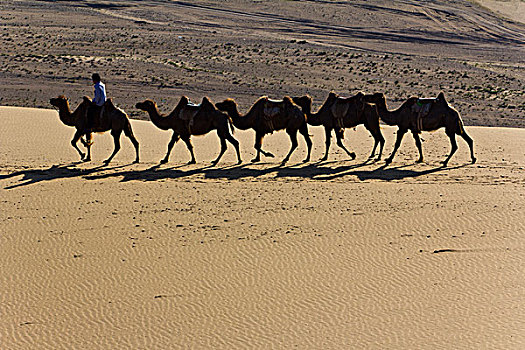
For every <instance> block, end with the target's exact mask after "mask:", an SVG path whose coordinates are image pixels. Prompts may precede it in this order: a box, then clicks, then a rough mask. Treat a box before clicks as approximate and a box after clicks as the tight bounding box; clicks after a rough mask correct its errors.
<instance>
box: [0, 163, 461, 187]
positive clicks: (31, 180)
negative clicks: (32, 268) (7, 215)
mask: <svg viewBox="0 0 525 350" xmlns="http://www.w3.org/2000/svg"><path fill="white" fill-rule="evenodd" d="M81 163H82V162H74V163H70V164H65V165H53V166H51V167H49V168H47V169H28V170H21V171H16V172H13V173H10V174H8V175H0V180H5V179H9V178H15V177H17V176H22V178H21V179H20V180H19V182H18V183H16V184H13V185H9V186H6V187H4V189H7V190H9V189H15V188H19V187H24V186H29V185H33V184H38V183H42V182H47V181H53V180H60V179H68V178H75V177H82V178H84V179H86V180H101V179H108V178H121V179H120V182H129V181H148V182H149V181H162V180H165V179H178V178H184V177H191V176H196V175H201V176H203V177H204V178H205V179H224V180H239V179H246V178H260V177H264V176H269V175H272V174H275V177H274V178H304V179H311V180H320V181H329V180H334V179H337V178H342V177H349V176H355V177H357V178H358V179H359V180H360V181H368V180H382V181H394V180H402V179H405V178H417V177H420V176H424V175H430V174H434V173H438V172H444V171H450V170H454V169H460V168H463V167H466V166H468V165H469V164H470V163H467V164H463V165H458V166H455V167H443V166H439V167H435V168H430V169H423V170H416V169H407V168H408V167H411V166H413V165H414V164H406V165H402V166H397V167H389V166H387V165H386V164H383V165H381V166H379V167H378V168H375V169H371V170H366V169H361V168H363V167H365V166H371V165H373V164H375V162H374V161H370V160H367V161H364V162H361V163H357V164H350V165H346V164H343V165H336V164H340V162H316V163H308V164H306V165H304V163H297V164H292V165H286V166H285V165H280V164H279V165H270V166H267V165H269V164H258V166H261V165H263V166H267V167H264V168H258V167H255V168H254V167H253V165H252V164H241V165H227V166H223V167H216V166H213V165H206V166H202V167H198V168H191V169H184V167H186V166H187V165H186V164H182V165H177V166H174V167H170V168H164V167H161V165H160V164H158V165H154V166H152V167H150V168H147V169H144V170H135V169H134V170H131V169H130V170H122V169H123V168H125V167H127V166H129V165H130V164H125V165H118V166H113V167H111V166H106V165H100V166H96V167H93V168H88V169H81V168H77V167H76V165H78V164H81Z"/></svg>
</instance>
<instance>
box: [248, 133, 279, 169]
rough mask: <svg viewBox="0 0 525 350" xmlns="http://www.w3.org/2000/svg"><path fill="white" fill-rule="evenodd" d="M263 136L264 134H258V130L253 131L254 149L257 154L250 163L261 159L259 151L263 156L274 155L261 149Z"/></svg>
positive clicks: (272, 156) (271, 156)
mask: <svg viewBox="0 0 525 350" xmlns="http://www.w3.org/2000/svg"><path fill="white" fill-rule="evenodd" d="M263 137H264V134H260V133H258V132H256V133H255V149H256V150H257V155H256V156H255V158H253V159H252V163H256V162H258V161H260V160H261V153H262V154H263V155H264V156H265V157H270V158H274V157H275V156H274V155H273V154H272V153H270V152H265V151H263V149H262V143H263Z"/></svg>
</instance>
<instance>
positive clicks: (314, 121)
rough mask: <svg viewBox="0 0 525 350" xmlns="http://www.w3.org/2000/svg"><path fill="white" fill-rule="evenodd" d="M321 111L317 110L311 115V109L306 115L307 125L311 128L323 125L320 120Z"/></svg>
mask: <svg viewBox="0 0 525 350" xmlns="http://www.w3.org/2000/svg"><path fill="white" fill-rule="evenodd" d="M320 112H321V109H319V110H318V111H317V112H315V113H312V111H311V109H310V112H309V113H308V114H307V115H306V118H307V119H306V120H307V122H308V124H310V125H313V126H319V125H321V124H323V121H322V118H321V113H320Z"/></svg>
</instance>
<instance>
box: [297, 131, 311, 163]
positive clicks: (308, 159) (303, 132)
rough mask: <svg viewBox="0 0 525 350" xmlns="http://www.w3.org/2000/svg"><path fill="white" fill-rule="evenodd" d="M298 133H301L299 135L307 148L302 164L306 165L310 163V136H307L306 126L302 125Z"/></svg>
mask: <svg viewBox="0 0 525 350" xmlns="http://www.w3.org/2000/svg"><path fill="white" fill-rule="evenodd" d="M299 132H300V133H301V135H303V137H304V140H305V141H306V147H307V148H308V154H307V155H306V158H305V159H304V160H303V163H306V162H309V161H310V154H311V153H312V140H311V139H310V135H309V134H308V124H306V123H304V124H303V125H302V126H301V128H300V129H299Z"/></svg>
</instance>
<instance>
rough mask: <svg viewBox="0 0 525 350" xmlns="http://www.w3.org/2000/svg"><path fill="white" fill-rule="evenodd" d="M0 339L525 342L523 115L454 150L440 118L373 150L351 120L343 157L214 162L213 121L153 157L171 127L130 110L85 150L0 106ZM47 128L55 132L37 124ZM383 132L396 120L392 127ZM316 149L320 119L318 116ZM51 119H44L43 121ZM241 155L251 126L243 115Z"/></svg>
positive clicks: (61, 344)
mask: <svg viewBox="0 0 525 350" xmlns="http://www.w3.org/2000/svg"><path fill="white" fill-rule="evenodd" d="M0 122H1V123H2V128H0V192H1V197H0V227H1V229H0V269H1V270H2V275H1V277H0V288H1V290H2V293H0V315H1V319H2V322H0V344H1V347H2V348H5V349H36V348H38V349H58V348H69V349H81V348H84V349H85V348H90V349H108V348H134V349H173V348H202V349H204V348H207V349H209V348H223V349H232V348H282V349H289V348H294V347H296V348H302V349H304V348H311V349H321V348H323V349H341V348H347V349H348V348H353V349H357V348H359V349H365V348H366V349H375V348H377V349H384V348H392V349H422V348H425V349H429V348H470V349H472V348H490V349H492V348H504V349H521V348H523V346H524V344H525V337H524V334H523V332H522V325H523V322H524V321H525V319H524V316H523V315H525V312H524V311H525V310H524V306H523V302H522V300H521V295H522V294H523V293H524V291H525V283H524V282H523V281H524V279H523V271H522V270H523V268H522V267H523V256H524V254H523V249H524V240H523V233H524V232H525V227H524V220H523V217H525V201H524V196H525V193H524V191H523V188H524V187H523V186H524V183H525V177H524V170H525V155H524V154H523V149H525V130H523V129H510V128H508V129H502V128H483V127H467V130H468V131H469V133H470V134H471V135H472V137H473V139H474V141H475V147H476V154H477V157H478V159H479V161H478V163H477V164H475V165H472V164H469V154H468V147H467V145H466V144H465V143H464V142H463V141H458V145H459V150H458V153H457V155H456V156H455V157H454V158H452V160H451V162H450V164H449V167H447V168H441V167H440V166H439V161H440V160H442V159H443V158H444V157H445V155H446V154H447V152H448V150H449V145H448V140H447V138H446V136H445V135H444V134H443V132H442V131H438V132H435V133H426V134H423V138H424V140H425V142H424V144H423V147H424V151H425V155H426V160H427V162H426V163H424V164H414V161H415V160H416V158H417V155H416V150H415V147H414V145H413V140H411V139H410V138H408V137H407V138H406V139H405V140H404V142H403V144H402V146H401V149H400V152H399V155H398V157H397V158H396V159H395V160H394V162H393V163H392V164H391V165H390V166H388V167H385V166H384V163H383V162H379V163H364V161H365V159H366V156H367V155H368V153H369V151H370V149H371V147H372V144H373V141H372V138H371V137H369V135H368V134H367V133H366V132H365V130H364V129H363V128H357V130H356V131H353V130H349V131H347V134H346V135H347V137H346V143H347V145H349V146H350V148H352V149H353V150H355V151H356V153H357V155H358V158H357V159H356V160H355V161H350V160H347V159H346V157H345V156H344V155H343V153H341V152H340V151H339V150H337V149H336V147H337V146H335V145H333V146H332V147H333V148H332V152H331V154H330V157H331V159H330V160H329V161H328V162H323V163H317V162H311V163H307V164H302V163H301V159H302V158H303V157H304V152H305V145H304V143H302V142H301V143H300V146H299V150H298V151H297V152H296V154H295V155H294V156H293V157H292V161H291V163H290V164H289V165H287V166H284V167H281V166H279V161H280V159H281V158H282V157H284V155H285V154H286V152H287V150H288V147H289V141H288V140H287V137H286V135H285V134H284V133H282V132H281V133H275V134H273V135H270V136H268V137H267V138H266V139H265V145H266V148H268V150H270V151H272V152H274V153H275V154H276V155H277V158H276V159H265V161H264V162H263V163H262V164H257V165H253V164H250V163H245V164H243V165H241V166H236V165H235V154H234V151H233V149H231V148H230V149H229V150H228V151H227V153H226V154H225V156H224V158H223V161H222V162H221V163H220V164H219V165H218V166H217V167H209V166H208V164H209V162H210V161H211V160H213V159H214V157H215V156H216V154H217V152H218V148H219V143H218V140H217V137H216V135H215V134H214V133H212V134H210V135H208V136H206V137H199V138H195V139H194V145H195V153H196V157H197V161H198V164H196V165H192V166H188V165H185V162H187V161H188V160H189V155H188V153H187V150H186V149H185V147H184V146H183V144H177V145H176V146H175V148H174V151H173V154H172V157H171V162H170V163H168V164H165V165H159V163H158V161H159V160H160V159H162V158H163V156H164V153H165V150H166V145H167V142H168V140H169V137H170V135H169V133H166V132H161V131H160V130H157V129H156V128H154V127H153V126H152V125H151V124H150V123H149V122H144V121H133V122H132V123H133V127H134V130H135V134H136V136H137V138H138V140H139V142H140V143H141V159H142V163H140V164H131V162H132V161H133V160H134V153H133V149H132V146H131V143H129V141H127V140H125V139H124V138H123V141H122V150H121V152H120V153H119V154H118V155H117V156H116V157H115V161H114V163H112V164H110V165H109V166H103V165H102V160H103V159H105V157H107V155H108V154H109V153H110V152H111V150H112V144H111V137H110V136H109V135H107V134H105V135H96V136H95V144H94V146H93V158H94V161H93V162H91V163H79V162H77V160H78V159H77V157H78V155H77V153H76V152H75V151H74V149H73V148H72V147H71V146H70V144H69V141H70V139H71V137H72V135H73V130H72V129H71V128H67V127H65V126H63V125H62V124H61V123H60V122H59V120H58V116H57V114H56V112H55V111H53V110H38V109H21V108H10V107H1V108H0ZM44 131H45V132H44ZM382 131H383V134H384V135H385V138H386V139H387V144H386V147H385V152H386V153H388V152H390V151H391V149H392V145H393V141H394V129H392V128H390V127H383V129H382ZM311 134H312V135H313V142H314V151H313V157H314V159H318V158H320V157H321V156H322V154H323V147H324V146H323V137H324V136H323V131H322V129H320V128H311ZM50 135H53V136H51V137H50ZM235 137H237V138H238V139H239V141H240V143H241V147H242V155H243V158H244V160H245V161H248V160H249V159H250V158H251V157H252V156H253V154H254V152H253V149H252V144H253V133H251V132H240V131H237V132H236V133H235Z"/></svg>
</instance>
